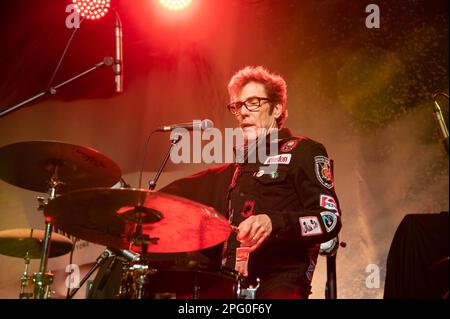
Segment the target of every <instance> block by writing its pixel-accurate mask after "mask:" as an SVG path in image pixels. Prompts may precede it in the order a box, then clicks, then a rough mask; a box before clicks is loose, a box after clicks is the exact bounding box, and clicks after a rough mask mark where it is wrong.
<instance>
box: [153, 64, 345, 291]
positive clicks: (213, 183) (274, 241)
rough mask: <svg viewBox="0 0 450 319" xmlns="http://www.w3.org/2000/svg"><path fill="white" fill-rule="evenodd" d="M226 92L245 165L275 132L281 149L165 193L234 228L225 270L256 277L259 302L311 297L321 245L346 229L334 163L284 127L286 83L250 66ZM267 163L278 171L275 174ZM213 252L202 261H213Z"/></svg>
mask: <svg viewBox="0 0 450 319" xmlns="http://www.w3.org/2000/svg"><path fill="white" fill-rule="evenodd" d="M228 92H229V96H230V104H229V105H228V110H229V111H230V113H231V115H232V116H234V118H235V119H236V121H237V124H238V125H239V127H240V128H241V129H242V132H243V134H244V138H245V143H244V145H243V150H244V152H245V157H244V158H250V157H251V156H250V155H251V153H252V152H256V150H255V148H253V147H250V145H255V143H254V142H255V140H261V139H262V138H265V137H266V135H265V134H268V133H270V132H274V131H276V133H277V134H278V139H276V140H273V139H272V140H270V139H268V141H269V143H276V144H277V145H276V147H277V150H278V154H277V155H276V156H270V158H268V159H266V160H265V162H258V161H256V162H255V163H253V162H250V161H249V160H245V161H243V162H239V163H232V164H225V165H222V166H219V167H216V168H212V169H208V170H206V171H203V172H200V173H198V174H195V175H193V176H190V177H188V178H183V179H180V180H177V181H175V182H173V183H171V184H170V185H168V186H167V187H165V188H163V189H162V190H161V191H163V192H168V193H171V194H175V195H179V196H184V197H187V198H190V199H192V200H195V201H198V202H200V203H203V204H205V205H210V206H213V207H214V208H216V209H217V210H218V211H220V212H223V213H224V214H225V215H226V217H227V218H228V219H229V221H230V223H231V224H232V225H236V226H237V233H234V234H232V235H231V236H230V238H229V239H228V241H227V242H226V243H225V244H224V245H223V246H224V247H221V248H222V249H221V250H220V255H221V257H222V265H223V266H224V267H227V268H232V269H235V270H236V271H238V272H240V273H241V274H242V275H244V276H246V277H248V278H249V279H251V278H259V279H260V281H261V286H260V288H259V289H258V290H257V294H256V298H308V296H309V295H310V293H311V281H312V277H313V273H314V269H315V266H316V261H317V256H318V252H319V247H320V243H323V242H326V241H328V240H330V239H332V238H334V237H336V236H337V234H338V232H339V231H340V229H341V211H340V208H339V201H338V198H337V195H336V192H335V185H334V177H333V161H332V160H331V159H330V158H329V156H328V154H327V151H326V149H325V147H324V146H323V145H322V144H320V143H318V142H316V141H314V140H312V139H309V138H307V137H303V136H294V135H292V133H291V131H290V130H289V129H287V128H285V122H286V120H287V117H288V112H287V109H286V103H287V92H286V82H285V80H284V79H283V78H282V77H281V76H279V75H276V74H273V73H271V72H269V71H268V70H267V69H266V68H264V67H262V66H258V67H245V68H243V69H241V70H239V71H238V72H237V73H235V74H234V75H233V77H232V78H231V80H230V82H229V84H228ZM261 132H265V133H261ZM262 134H264V135H262ZM267 163H269V164H277V165H276V170H271V169H269V168H270V167H271V165H267ZM265 164H266V165H265ZM217 250H218V249H216V250H215V251H217ZM211 251H212V250H205V251H204V254H205V255H208V257H211V256H212V255H211ZM211 258H213V257H211Z"/></svg>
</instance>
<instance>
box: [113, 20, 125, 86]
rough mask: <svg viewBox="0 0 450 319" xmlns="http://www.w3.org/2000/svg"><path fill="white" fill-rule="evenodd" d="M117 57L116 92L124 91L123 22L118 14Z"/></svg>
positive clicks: (115, 70) (116, 29) (116, 32)
mask: <svg viewBox="0 0 450 319" xmlns="http://www.w3.org/2000/svg"><path fill="white" fill-rule="evenodd" d="M115 34H116V58H115V60H114V66H113V70H114V73H115V80H114V81H115V83H116V93H122V92H123V61H122V59H123V52H122V22H121V21H120V18H119V16H118V15H117V14H116V26H115Z"/></svg>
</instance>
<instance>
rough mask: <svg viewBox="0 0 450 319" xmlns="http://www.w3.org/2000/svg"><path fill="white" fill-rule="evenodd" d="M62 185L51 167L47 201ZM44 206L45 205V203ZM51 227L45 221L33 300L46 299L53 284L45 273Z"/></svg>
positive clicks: (35, 274)
mask: <svg viewBox="0 0 450 319" xmlns="http://www.w3.org/2000/svg"><path fill="white" fill-rule="evenodd" d="M62 184H64V182H62V181H60V180H59V179H58V166H57V165H55V166H54V167H53V173H52V176H51V178H50V182H49V191H48V195H49V198H48V200H47V203H48V201H50V200H52V199H54V198H55V197H56V191H57V188H58V187H59V185H62ZM42 204H43V201H42V199H38V210H39V208H40V207H42ZM45 204H46V203H45ZM52 231H53V226H52V224H51V223H50V220H48V219H46V220H45V235H44V242H43V246H42V253H41V263H40V266H39V272H37V273H34V275H33V283H34V298H35V299H47V298H48V297H49V292H50V289H51V284H52V283H53V277H54V275H53V274H52V273H51V272H47V264H48V258H49V254H50V237H51V235H52Z"/></svg>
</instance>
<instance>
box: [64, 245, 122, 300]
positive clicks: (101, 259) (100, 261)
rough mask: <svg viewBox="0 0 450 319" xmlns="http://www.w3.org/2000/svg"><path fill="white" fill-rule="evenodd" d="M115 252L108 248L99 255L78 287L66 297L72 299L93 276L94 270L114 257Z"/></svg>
mask: <svg viewBox="0 0 450 319" xmlns="http://www.w3.org/2000/svg"><path fill="white" fill-rule="evenodd" d="M113 256H114V254H113V253H112V252H111V251H110V250H109V249H108V248H107V249H106V250H105V251H104V252H103V253H102V254H101V255H100V256H98V257H97V260H96V261H95V265H94V266H92V268H91V269H90V270H89V272H88V273H87V274H86V275H85V276H84V278H83V279H82V280H81V281H80V283H79V285H78V287H77V288H74V289H73V290H71V291H70V294H69V295H68V296H67V298H66V299H72V298H73V296H75V294H76V293H77V292H78V290H80V288H81V287H82V286H83V285H84V283H85V282H86V281H87V280H88V279H89V277H91V275H92V274H93V273H94V271H96V270H97V268H98V267H100V266H102V265H103V263H104V262H105V261H106V260H107V259H108V258H109V257H113Z"/></svg>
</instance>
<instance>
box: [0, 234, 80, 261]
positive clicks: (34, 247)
mask: <svg viewBox="0 0 450 319" xmlns="http://www.w3.org/2000/svg"><path fill="white" fill-rule="evenodd" d="M44 235H45V232H44V231H43V230H39V229H32V228H31V229H30V228H17V229H7V230H2V231H0V254H2V255H6V256H11V257H20V258H24V257H25V256H26V254H27V252H28V257H29V258H31V259H38V258H41V252H42V243H43V241H44ZM50 238H51V241H50V242H51V244H50V257H58V256H62V255H65V254H67V253H68V252H70V251H71V250H72V247H73V243H72V241H71V240H70V239H69V238H67V237H66V236H63V235H60V234H56V233H52V236H51V237H50Z"/></svg>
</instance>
